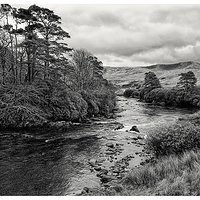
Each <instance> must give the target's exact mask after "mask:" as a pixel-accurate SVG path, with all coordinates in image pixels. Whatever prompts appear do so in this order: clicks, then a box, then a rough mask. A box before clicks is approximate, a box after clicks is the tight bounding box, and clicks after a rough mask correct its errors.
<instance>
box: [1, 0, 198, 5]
mask: <svg viewBox="0 0 200 200" xmlns="http://www.w3.org/2000/svg"><path fill="white" fill-rule="evenodd" d="M1 3H9V4H30V5H32V4H200V1H199V0H34V1H33V0H7V1H6V0H1Z"/></svg>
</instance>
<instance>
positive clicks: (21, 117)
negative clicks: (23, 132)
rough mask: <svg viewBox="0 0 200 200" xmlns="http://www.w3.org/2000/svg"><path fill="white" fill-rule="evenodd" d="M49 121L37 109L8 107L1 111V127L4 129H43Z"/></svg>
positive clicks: (31, 107) (28, 106)
mask: <svg viewBox="0 0 200 200" xmlns="http://www.w3.org/2000/svg"><path fill="white" fill-rule="evenodd" d="M45 123H47V120H46V119H45V118H43V117H42V114H41V110H39V109H38V108H36V107H33V106H30V105H27V106H7V107H5V108H3V109H0V127H1V128H3V129H8V128H9V129H13V128H19V129H20V128H32V127H42V126H43V125H44V124H45Z"/></svg>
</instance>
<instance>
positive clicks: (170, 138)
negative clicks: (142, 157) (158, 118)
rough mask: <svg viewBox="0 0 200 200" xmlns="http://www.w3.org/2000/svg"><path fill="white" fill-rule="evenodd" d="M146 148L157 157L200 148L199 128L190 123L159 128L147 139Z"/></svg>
mask: <svg viewBox="0 0 200 200" xmlns="http://www.w3.org/2000/svg"><path fill="white" fill-rule="evenodd" d="M147 147H148V148H149V149H150V150H152V152H153V153H154V154H155V155H156V156H157V157H159V156H163V155H170V154H179V153H182V152H184V151H186V150H192V149H197V148H200V127H198V126H195V125H193V124H192V123H190V122H184V123H181V122H179V123H177V124H174V125H171V126H169V127H162V128H159V129H158V130H157V131H155V132H154V133H151V134H149V135H148V137H147Z"/></svg>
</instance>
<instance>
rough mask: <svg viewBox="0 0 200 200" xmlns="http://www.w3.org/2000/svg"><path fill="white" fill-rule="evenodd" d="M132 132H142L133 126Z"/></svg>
mask: <svg viewBox="0 0 200 200" xmlns="http://www.w3.org/2000/svg"><path fill="white" fill-rule="evenodd" d="M130 131H135V132H138V133H139V132H140V131H139V129H138V128H137V126H132V128H131V129H130Z"/></svg>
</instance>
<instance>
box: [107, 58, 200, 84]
mask: <svg viewBox="0 0 200 200" xmlns="http://www.w3.org/2000/svg"><path fill="white" fill-rule="evenodd" d="M149 71H152V72H154V73H155V74H156V75H157V77H158V78H159V80H160V82H161V84H162V86H163V87H173V86H175V85H176V83H177V82H178V79H179V76H178V75H179V74H180V73H182V72H188V71H193V72H194V73H195V75H196V77H197V80H198V82H197V84H200V63H196V62H183V63H176V64H169V65H152V66H147V67H106V72H105V74H104V78H106V79H108V80H110V81H112V82H113V83H114V84H117V85H120V86H122V85H124V84H128V83H130V82H132V81H139V82H140V81H143V80H144V77H145V73H146V72H149Z"/></svg>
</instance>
